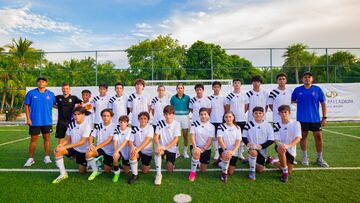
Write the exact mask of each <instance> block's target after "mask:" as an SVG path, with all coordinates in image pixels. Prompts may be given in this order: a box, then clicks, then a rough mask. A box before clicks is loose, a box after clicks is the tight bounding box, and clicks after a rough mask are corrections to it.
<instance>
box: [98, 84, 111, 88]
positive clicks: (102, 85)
mask: <svg viewBox="0 0 360 203" xmlns="http://www.w3.org/2000/svg"><path fill="white" fill-rule="evenodd" d="M100 87H104V88H105V89H108V87H109V86H108V85H107V84H105V83H102V84H100V85H99V88H100Z"/></svg>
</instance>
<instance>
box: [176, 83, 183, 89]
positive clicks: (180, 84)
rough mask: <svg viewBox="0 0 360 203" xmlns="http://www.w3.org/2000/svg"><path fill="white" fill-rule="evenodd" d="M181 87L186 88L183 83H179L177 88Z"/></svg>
mask: <svg viewBox="0 0 360 203" xmlns="http://www.w3.org/2000/svg"><path fill="white" fill-rule="evenodd" d="M179 86H182V87H184V83H182V82H179V83H178V84H177V85H176V88H178V87H179Z"/></svg>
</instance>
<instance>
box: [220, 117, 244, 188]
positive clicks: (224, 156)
mask: <svg viewBox="0 0 360 203" xmlns="http://www.w3.org/2000/svg"><path fill="white" fill-rule="evenodd" d="M224 119H225V122H226V123H224V124H220V125H219V127H218V130H217V136H218V142H219V146H220V148H219V154H220V156H221V164H220V166H221V176H220V178H221V180H222V181H223V182H227V175H228V174H229V175H232V174H234V171H235V168H236V162H237V160H238V156H239V152H238V151H239V150H238V149H239V147H240V143H241V128H240V127H239V126H237V125H236V124H234V123H235V114H234V113H233V112H231V111H228V112H226V113H225V115H224ZM229 165H230V166H229Z"/></svg>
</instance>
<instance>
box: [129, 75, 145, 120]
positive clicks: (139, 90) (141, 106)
mask: <svg viewBox="0 0 360 203" xmlns="http://www.w3.org/2000/svg"><path fill="white" fill-rule="evenodd" d="M144 89H145V81H144V80H143V79H137V80H136V81H135V93H133V94H131V95H130V96H129V100H128V108H129V109H130V112H131V125H132V126H137V127H138V126H139V120H138V115H139V114H140V112H149V111H150V99H149V98H148V97H147V96H146V95H145V94H144V93H143V92H144Z"/></svg>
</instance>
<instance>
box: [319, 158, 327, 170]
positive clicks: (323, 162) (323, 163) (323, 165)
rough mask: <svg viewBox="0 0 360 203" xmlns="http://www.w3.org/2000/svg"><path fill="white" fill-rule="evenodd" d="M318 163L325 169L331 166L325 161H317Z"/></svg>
mask: <svg viewBox="0 0 360 203" xmlns="http://www.w3.org/2000/svg"><path fill="white" fill-rule="evenodd" d="M316 163H317V164H318V165H319V166H320V167H323V168H329V164H328V163H326V161H325V160H324V159H317V160H316Z"/></svg>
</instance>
